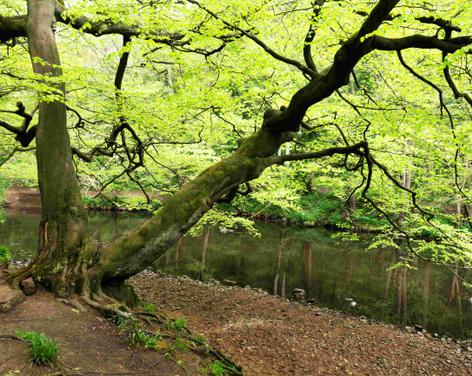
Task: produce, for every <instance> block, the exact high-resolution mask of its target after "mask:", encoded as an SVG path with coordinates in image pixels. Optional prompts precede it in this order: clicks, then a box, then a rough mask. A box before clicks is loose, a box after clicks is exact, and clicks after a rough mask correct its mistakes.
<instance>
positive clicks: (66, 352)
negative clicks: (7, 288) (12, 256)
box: [0, 292, 201, 376]
mask: <svg viewBox="0 0 472 376" xmlns="http://www.w3.org/2000/svg"><path fill="white" fill-rule="evenodd" d="M16 330H28V331H30V330H31V331H36V332H41V333H45V334H46V335H47V336H48V337H49V338H50V339H52V340H54V341H55V342H57V344H58V347H59V356H58V364H56V365H55V366H36V365H33V364H32V362H31V361H30V359H29V350H28V344H27V343H25V342H20V341H16V340H11V339H7V340H0V375H1V376H17V375H18V376H46V375H48V376H53V375H54V376H92V375H103V376H107V375H109V376H112V375H113V376H128V375H137V376H141V375H142V376H145V375H149V376H151V375H181V376H184V375H187V374H190V375H199V374H201V373H199V371H198V369H199V368H200V367H201V364H200V359H199V358H198V357H195V356H193V355H192V354H190V353H184V352H176V353H172V355H171V356H169V354H167V355H166V354H165V351H154V350H145V349H144V348H142V347H137V348H134V347H129V346H128V344H127V342H126V340H125V338H124V337H123V335H121V334H120V332H119V331H118V328H117V326H116V325H115V324H113V323H110V322H108V321H107V320H105V319H104V318H102V317H101V316H100V315H99V314H98V313H96V312H95V311H94V310H92V309H89V310H88V311H87V312H80V311H79V310H77V309H74V308H73V307H71V306H69V305H66V304H64V303H61V302H58V301H56V300H55V299H54V298H53V296H52V295H51V294H49V293H44V292H37V293H36V294H34V295H33V296H30V297H27V300H26V302H24V303H21V304H19V305H17V306H16V307H14V308H13V310H12V311H10V312H8V313H0V332H1V334H9V335H13V334H15V331H16ZM179 361H181V362H182V364H185V365H186V367H187V368H188V369H189V373H187V371H186V370H183V369H182V368H181V367H180V366H179V364H178V363H177V362H179Z"/></svg>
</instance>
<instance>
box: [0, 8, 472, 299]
mask: <svg viewBox="0 0 472 376" xmlns="http://www.w3.org/2000/svg"><path fill="white" fill-rule="evenodd" d="M190 2H192V3H193V4H196V5H197V6H198V7H200V8H201V9H202V11H207V12H209V11H208V10H206V8H204V7H203V6H201V4H199V2H197V1H193V0H192V1H190ZM398 2H399V1H398V0H379V1H378V2H377V4H376V5H375V7H374V8H373V9H372V11H371V12H370V14H369V15H368V16H367V17H366V19H365V21H364V23H363V24H362V25H361V27H360V28H359V30H358V31H357V32H356V33H354V34H353V35H352V36H351V37H350V38H349V39H347V40H346V41H345V42H343V43H342V45H341V47H340V48H339V50H338V51H337V53H336V54H335V56H334V58H333V63H332V64H331V66H329V67H327V68H326V69H324V70H323V71H321V72H318V71H317V69H316V67H315V65H314V62H313V60H312V59H310V58H308V59H306V61H305V63H306V66H305V65H303V64H301V63H298V62H297V63H296V64H294V61H293V60H291V59H287V58H284V57H282V56H280V55H278V54H277V53H275V52H274V51H271V50H270V49H268V48H267V46H265V45H264V44H263V43H262V42H261V41H260V40H259V39H258V38H257V37H256V36H254V35H252V34H250V33H247V32H244V31H243V30H241V29H239V28H238V27H236V26H231V25H229V24H228V25H227V26H228V27H229V28H232V29H234V30H236V31H240V32H242V34H243V35H245V36H246V37H248V38H250V39H252V40H253V41H256V43H258V44H259V45H261V43H262V45H263V46H265V48H264V49H265V50H266V51H267V52H268V53H270V54H271V55H272V56H274V57H275V58H276V59H278V60H281V61H283V62H285V63H287V64H291V65H295V66H296V67H297V68H301V70H302V72H303V73H304V74H305V76H306V77H307V79H308V83H307V84H306V85H305V86H304V87H302V88H301V89H300V90H298V91H297V92H296V93H295V94H294V95H293V96H292V98H291V100H290V102H289V104H288V106H287V107H284V108H281V109H280V110H269V111H267V112H266V113H265V114H264V119H263V122H262V126H261V128H260V130H259V131H257V132H256V133H255V134H254V135H253V136H251V137H249V138H247V139H245V140H244V141H243V142H242V144H241V146H240V147H239V148H238V150H237V151H235V153H233V154H232V155H231V156H229V157H228V158H226V159H224V160H222V161H221V162H219V163H217V164H215V165H213V166H211V167H209V168H208V169H206V170H205V171H203V172H202V173H201V174H200V175H199V176H198V177H196V178H195V179H194V180H193V181H191V182H189V183H188V184H187V185H185V186H184V187H182V189H181V190H180V191H179V192H177V193H176V194H175V195H173V196H172V197H171V198H170V199H169V200H168V201H167V202H166V204H165V205H164V207H163V208H162V209H161V210H160V211H159V213H158V214H157V215H155V216H154V217H152V218H151V219H149V220H148V221H147V222H145V223H144V224H143V225H141V226H140V227H138V228H137V229H135V230H134V231H132V232H130V233H128V234H125V235H124V236H122V237H120V238H119V239H117V240H115V241H113V242H110V243H108V244H104V245H95V244H94V243H93V242H87V241H86V238H85V233H84V227H85V223H86V213H85V210H84V207H83V204H82V200H81V195H80V190H79V184H78V181H77V178H76V175H75V171H74V167H73V161H72V155H71V147H70V140H69V136H68V133H67V127H66V124H67V117H66V105H65V90H64V84H63V83H62V82H61V80H60V79H61V76H62V72H61V69H60V59H59V54H58V50H57V46H56V42H55V37H54V31H53V29H54V27H53V26H54V23H55V22H56V18H57V20H59V21H61V22H65V23H69V24H70V25H71V26H72V27H76V28H79V29H81V30H83V31H84V32H88V33H91V34H93V35H96V36H99V35H104V34H112V33H115V34H121V35H123V36H124V37H125V39H128V38H130V37H132V36H138V35H140V31H139V30H137V29H133V28H131V27H128V26H126V25H123V24H121V23H118V24H116V25H114V24H112V23H111V24H109V23H98V24H96V25H95V26H96V27H92V26H91V24H89V22H88V20H87V18H86V17H79V18H77V19H74V20H70V19H68V18H67V17H64V14H63V13H64V6H63V5H61V4H60V3H59V2H56V1H55V0H28V14H27V16H26V17H24V16H21V17H10V18H6V17H1V16H0V17H1V18H0V42H5V41H8V40H9V39H11V38H15V37H27V39H28V45H29V50H30V55H31V58H32V63H33V69H34V72H35V73H37V74H38V75H40V76H43V77H44V79H45V80H46V79H47V81H50V80H51V78H58V79H59V80H58V81H57V83H56V84H54V85H52V88H51V90H53V91H54V94H55V95H56V97H55V98H54V99H53V100H50V98H46V97H45V94H44V93H42V94H40V95H41V97H40V106H39V124H38V128H37V133H36V143H37V163H38V177H39V188H40V191H41V199H42V205H43V209H42V210H43V213H42V220H41V226H40V242H39V252H38V257H37V259H36V260H35V261H34V263H33V265H32V267H31V268H29V269H28V270H25V271H22V272H21V273H20V274H19V275H16V279H15V280H16V281H18V280H21V278H22V277H25V276H26V274H28V275H30V274H32V275H33V276H34V277H35V279H36V280H37V281H39V282H41V283H42V284H44V285H46V286H48V287H49V288H50V289H51V290H52V291H54V292H56V293H57V294H58V295H61V296H68V295H70V294H72V293H73V292H74V291H75V292H85V293H91V294H93V292H99V291H100V289H101V287H102V285H104V284H111V285H116V282H118V284H120V283H121V282H122V281H123V280H124V279H126V278H128V277H130V276H132V275H134V274H136V273H138V272H140V271H141V270H143V269H144V268H146V267H147V266H149V265H150V264H151V263H152V262H153V261H154V260H155V259H157V258H158V257H159V256H160V255H162V254H163V253H164V252H165V251H166V250H167V249H168V248H169V247H170V246H171V245H172V244H174V242H175V241H177V240H178V239H179V238H180V237H181V236H182V235H183V234H185V232H186V231H187V230H188V229H190V228H191V227H192V226H193V225H194V224H195V223H196V222H197V221H198V220H199V219H200V218H201V217H202V216H203V215H204V214H205V213H206V212H207V211H208V210H209V209H210V208H211V207H212V205H213V204H214V203H215V202H216V201H217V200H218V199H219V198H221V197H222V196H224V195H228V198H231V197H232V196H233V194H232V193H234V192H235V190H236V189H237V187H238V186H239V185H240V184H242V183H245V182H247V181H249V180H252V179H255V178H257V177H258V176H259V175H260V174H261V173H262V172H263V171H264V170H265V169H266V168H267V167H269V166H271V165H274V164H278V163H283V162H285V161H293V160H302V159H311V158H321V157H326V156H331V155H334V154H343V155H348V154H351V153H352V154H356V155H357V156H358V157H360V159H361V160H362V161H363V163H364V164H365V163H367V167H368V168H369V179H367V182H366V183H365V188H364V190H365V191H366V190H367V189H368V187H369V185H370V176H371V175H372V174H371V173H372V166H373V164H374V162H375V161H374V159H373V158H372V157H371V156H370V154H369V152H368V146H367V142H366V141H362V142H359V143H357V144H354V145H348V146H344V147H332V148H328V149H325V150H321V151H319V152H312V153H304V154H298V155H286V156H277V151H278V149H279V147H280V146H281V145H282V144H283V143H284V142H287V141H289V140H290V139H291V138H292V137H293V135H294V132H298V131H299V129H300V125H301V124H303V118H304V116H305V114H306V111H307V110H308V109H309V108H310V107H311V106H312V105H314V104H315V103H318V102H320V101H322V100H323V99H324V98H327V97H329V96H330V95H331V94H333V93H334V92H335V91H336V90H337V89H339V88H340V87H342V86H343V85H346V84H347V83H348V82H349V76H350V74H351V73H352V71H353V68H354V67H355V66H356V64H357V63H358V62H359V60H360V59H361V58H362V57H363V56H365V55H366V54H368V53H370V52H372V51H374V50H388V51H401V50H404V49H408V48H425V49H438V50H441V51H442V52H444V53H451V52H454V51H457V50H458V49H460V48H463V47H464V46H467V45H469V44H471V43H472V38H471V37H459V38H450V35H449V36H448V37H446V38H445V39H440V38H439V34H437V35H436V36H434V37H428V36H424V35H413V36H410V37H405V38H397V39H392V38H385V37H380V36H378V35H376V34H375V33H374V32H375V31H376V30H377V28H378V27H379V26H380V25H381V24H382V22H383V21H384V20H386V19H388V17H389V14H390V11H391V10H392V9H393V8H394V7H395V6H396V5H397V3H398ZM209 14H210V15H211V16H212V17H216V18H218V15H217V14H215V13H213V12H210V13H209ZM107 22H108V21H107ZM154 37H155V40H157V41H159V40H160V38H158V37H159V36H158V35H157V36H154ZM181 38H182V37H181V36H177V40H180V39H181ZM166 41H167V43H168V38H167V39H166ZM309 55H310V44H309V43H307V44H306V45H305V49H304V56H305V58H306V57H307V56H308V57H309ZM57 95H59V96H60V97H61V100H58V99H57ZM305 126H306V125H305ZM367 129H368V128H366V130H365V132H364V139H365V133H366V132H367ZM366 161H367V162H366ZM377 165H378V164H377ZM378 166H379V165H378ZM380 167H381V166H380Z"/></svg>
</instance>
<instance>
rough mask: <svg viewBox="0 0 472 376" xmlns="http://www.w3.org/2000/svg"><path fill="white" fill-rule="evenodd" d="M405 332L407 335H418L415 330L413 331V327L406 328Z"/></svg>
mask: <svg viewBox="0 0 472 376" xmlns="http://www.w3.org/2000/svg"><path fill="white" fill-rule="evenodd" d="M405 330H406V331H407V333H416V331H415V329H413V328H412V327H411V326H405Z"/></svg>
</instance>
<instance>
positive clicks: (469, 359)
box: [131, 272, 472, 376]
mask: <svg viewBox="0 0 472 376" xmlns="http://www.w3.org/2000/svg"><path fill="white" fill-rule="evenodd" d="M131 283H132V284H133V286H134V287H135V288H136V290H137V291H138V292H139V294H140V295H141V296H142V297H143V298H144V299H146V300H147V301H149V302H151V303H153V304H155V305H156V306H157V307H158V309H159V310H162V311H164V312H165V313H166V314H168V315H169V316H171V317H182V316H183V317H185V318H186V319H187V322H188V325H189V327H190V329H191V330H192V331H193V332H194V333H195V334H201V335H203V336H205V338H208V340H209V341H210V343H212V344H213V345H215V346H216V347H218V348H219V349H220V350H222V351H223V352H224V353H225V354H227V355H229V356H230V357H231V358H232V359H234V360H235V361H236V362H237V363H238V364H240V365H241V366H242V367H243V369H244V371H245V374H246V375H254V376H256V375H257V376H262V375H264V376H269V375H472V368H471V367H472V348H471V347H469V346H467V345H463V346H461V345H459V344H457V343H455V342H453V341H447V340H440V339H434V338H432V336H431V335H429V334H427V333H425V334H424V333H416V332H415V333H407V332H406V331H403V330H400V329H399V328H396V327H394V326H392V325H386V324H379V323H370V322H368V321H367V320H366V319H364V318H355V317H350V316H348V315H345V314H342V313H340V312H336V311H330V310H325V309H322V308H319V307H316V306H306V305H302V304H300V303H296V302H290V301H288V300H287V299H284V298H280V297H275V296H271V295H268V294H267V293H264V292H262V291H260V290H259V291H254V290H252V289H244V288H239V287H228V286H222V285H219V284H203V283H201V282H198V281H194V280H191V279H189V278H187V277H180V278H179V277H170V276H164V275H159V274H154V273H150V272H147V273H146V272H144V273H141V274H140V275H138V276H135V277H134V278H132V279H131Z"/></svg>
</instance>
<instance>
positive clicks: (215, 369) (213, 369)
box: [209, 360, 225, 376]
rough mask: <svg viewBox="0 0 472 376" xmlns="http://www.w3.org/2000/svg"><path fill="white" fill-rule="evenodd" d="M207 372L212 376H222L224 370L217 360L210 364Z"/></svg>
mask: <svg viewBox="0 0 472 376" xmlns="http://www.w3.org/2000/svg"><path fill="white" fill-rule="evenodd" d="M209 371H210V375H212V376H223V375H224V372H225V368H224V367H223V364H222V363H221V362H220V361H219V360H215V361H213V362H212V363H211V364H210V366H209Z"/></svg>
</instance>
